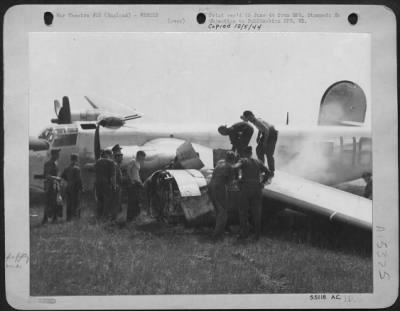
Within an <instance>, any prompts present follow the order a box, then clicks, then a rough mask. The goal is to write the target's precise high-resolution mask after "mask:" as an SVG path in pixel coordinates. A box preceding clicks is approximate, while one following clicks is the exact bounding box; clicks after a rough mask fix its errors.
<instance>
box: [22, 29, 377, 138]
mask: <svg viewBox="0 0 400 311" xmlns="http://www.w3.org/2000/svg"><path fill="white" fill-rule="evenodd" d="M29 39H30V40H29V57H30V58H29V60H30V94H29V108H30V126H29V127H30V135H37V134H39V132H40V131H41V130H42V129H43V128H45V127H46V126H48V125H49V124H50V119H51V118H54V117H55V113H54V107H53V102H54V99H59V100H60V101H61V98H62V96H65V95H67V96H69V97H70V102H71V110H73V111H75V110H86V109H89V108H90V107H89V105H88V104H87V103H86V102H85V100H84V98H83V96H84V95H87V96H89V97H90V96H95V97H98V98H103V99H105V100H107V99H110V100H112V101H116V102H119V103H121V104H123V105H126V106H129V107H132V108H135V109H137V110H138V111H140V112H141V113H143V114H144V118H143V120H151V121H152V122H154V121H155V122H163V123H166V124H168V123H176V122H180V123H187V124H189V126H190V124H194V123H212V124H230V123H233V122H236V121H238V120H239V116H240V115H241V114H242V112H243V111H244V110H253V112H254V113H255V114H256V116H261V117H263V118H264V119H266V120H268V121H269V122H271V123H274V124H284V122H285V121H286V113H287V112H289V116H290V123H291V124H292V125H300V126H303V125H316V124H317V118H318V113H319V106H320V102H321V98H322V95H323V94H324V92H325V91H326V89H327V88H328V87H329V86H331V85H332V84H333V83H335V82H337V81H341V80H350V81H353V82H355V83H356V84H358V85H359V86H360V87H361V88H362V89H363V90H364V92H365V94H366V97H367V105H368V104H369V103H370V98H371V94H370V83H371V82H370V81H371V77H370V75H371V74H370V73H371V55H370V39H369V36H368V35H367V34H348V33H347V34H345V33H330V34H329V33H239V32H237V33H211V32H210V33H31V34H30V37H29ZM368 118H369V117H368V110H367V120H368ZM133 122H134V121H133Z"/></svg>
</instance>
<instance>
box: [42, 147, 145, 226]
mask: <svg viewBox="0 0 400 311" xmlns="http://www.w3.org/2000/svg"><path fill="white" fill-rule="evenodd" d="M121 150H122V148H121V147H120V146H119V145H118V144H117V145H115V146H114V147H113V148H112V150H109V149H107V150H104V151H103V152H102V154H101V157H100V159H98V160H97V161H96V163H95V166H94V168H95V191H96V197H97V207H96V216H97V218H98V219H103V220H104V219H107V220H112V221H115V220H116V218H117V215H118V214H119V213H120V212H121V211H122V198H123V196H127V199H128V200H127V201H128V208H127V213H126V219H127V221H128V222H129V221H132V220H133V219H134V218H135V217H136V216H137V215H139V213H140V204H141V199H140V198H141V196H142V188H143V182H142V180H141V178H140V167H141V165H142V164H143V161H144V159H145V157H146V154H145V152H144V151H138V152H137V154H136V159H132V160H131V161H130V163H129V164H128V166H127V176H125V175H123V174H122V171H121V163H122V160H123V154H122V152H121ZM59 154H60V149H52V150H51V151H50V159H49V160H48V161H47V162H46V163H45V164H44V173H43V177H44V179H45V181H44V190H45V194H46V205H45V211H44V216H43V220H42V223H47V222H48V220H49V218H50V219H51V220H52V222H53V223H54V222H57V219H58V216H61V214H62V211H61V209H62V206H63V203H64V202H63V200H65V203H66V220H67V221H69V220H71V219H72V218H74V217H77V218H79V217H80V207H79V204H80V196H81V192H82V177H81V170H80V167H79V165H78V160H79V158H78V155H77V154H75V153H73V154H71V156H70V159H71V163H70V165H69V166H68V167H67V168H65V169H64V171H63V172H62V173H61V175H60V176H59V169H58V164H57V162H58V158H59ZM62 181H63V182H64V183H65V184H66V185H65V187H63V189H62V187H61V182H62Z"/></svg>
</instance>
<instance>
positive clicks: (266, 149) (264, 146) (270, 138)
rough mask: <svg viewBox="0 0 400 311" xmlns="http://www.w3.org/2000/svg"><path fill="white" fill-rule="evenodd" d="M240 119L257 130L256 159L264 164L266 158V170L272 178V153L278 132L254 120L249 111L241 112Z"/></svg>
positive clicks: (273, 170)
mask: <svg viewBox="0 0 400 311" xmlns="http://www.w3.org/2000/svg"><path fill="white" fill-rule="evenodd" d="M241 119H242V120H244V121H250V122H251V123H253V124H254V126H255V127H256V128H257V129H258V135H257V140H256V141H257V148H256V153H257V158H258V159H259V160H260V161H261V162H262V163H265V159H264V155H266V156H267V162H268V168H269V170H270V171H271V176H270V177H273V176H274V172H275V159H274V152H275V146H276V142H277V140H278V131H277V130H276V129H275V127H274V126H273V125H271V124H269V123H267V122H266V121H264V120H263V119H261V118H256V117H255V116H254V114H253V113H252V112H251V111H248V110H246V111H245V112H243V115H242V116H241Z"/></svg>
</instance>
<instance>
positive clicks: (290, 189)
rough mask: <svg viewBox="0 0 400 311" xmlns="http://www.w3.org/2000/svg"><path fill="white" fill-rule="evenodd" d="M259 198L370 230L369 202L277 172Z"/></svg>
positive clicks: (370, 212) (370, 214) (370, 204)
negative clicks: (274, 200)
mask: <svg viewBox="0 0 400 311" xmlns="http://www.w3.org/2000/svg"><path fill="white" fill-rule="evenodd" d="M263 196H265V197H267V198H272V199H276V200H277V201H280V202H285V203H289V204H290V208H292V209H294V210H297V211H300V212H303V213H306V214H307V213H308V214H317V215H321V216H326V217H328V218H329V219H330V220H331V221H339V222H344V223H348V224H351V225H354V226H357V227H361V228H364V229H368V230H372V201H371V200H368V199H366V198H363V197H360V196H358V195H354V194H351V193H348V192H344V191H342V190H338V189H335V188H332V187H329V186H325V185H321V184H319V183H316V182H313V181H310V180H307V179H303V178H301V177H297V176H294V175H291V174H287V173H284V172H281V171H276V172H275V177H274V178H273V179H272V183H271V184H268V185H266V186H265V187H264V189H263Z"/></svg>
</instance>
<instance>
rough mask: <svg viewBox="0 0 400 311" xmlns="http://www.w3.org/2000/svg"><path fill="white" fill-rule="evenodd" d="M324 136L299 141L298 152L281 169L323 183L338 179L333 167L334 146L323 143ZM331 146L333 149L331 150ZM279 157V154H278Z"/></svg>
mask: <svg viewBox="0 0 400 311" xmlns="http://www.w3.org/2000/svg"><path fill="white" fill-rule="evenodd" d="M322 141H323V140H322V138H318V137H312V138H307V139H305V140H302V141H300V142H298V144H297V147H296V154H295V155H294V156H293V157H292V158H290V159H289V160H288V161H287V162H286V163H282V164H281V169H282V170H283V171H286V172H288V173H291V174H293V175H296V176H300V177H303V178H306V179H309V180H314V181H318V182H322V183H329V181H330V180H335V179H336V176H335V175H336V171H335V169H334V168H333V167H332V151H333V146H332V145H328V144H327V143H321V142H322ZM329 147H331V148H332V150H329V149H330V148H329ZM277 156H278V157H279V155H277Z"/></svg>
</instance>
